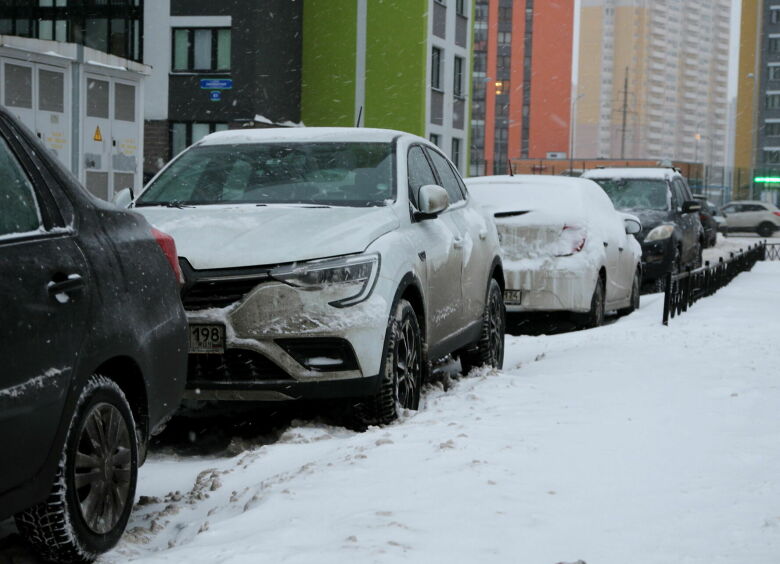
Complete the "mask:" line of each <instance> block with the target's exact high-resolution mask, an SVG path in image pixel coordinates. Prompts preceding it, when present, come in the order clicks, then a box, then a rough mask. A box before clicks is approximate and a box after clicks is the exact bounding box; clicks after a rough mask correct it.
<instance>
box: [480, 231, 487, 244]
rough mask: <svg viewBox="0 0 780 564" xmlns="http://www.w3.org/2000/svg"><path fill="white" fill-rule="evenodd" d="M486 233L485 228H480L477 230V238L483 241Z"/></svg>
mask: <svg viewBox="0 0 780 564" xmlns="http://www.w3.org/2000/svg"><path fill="white" fill-rule="evenodd" d="M487 234H488V232H487V229H481V230H480V231H479V238H480V239H482V240H483V241H484V240H485V239H486V238H487Z"/></svg>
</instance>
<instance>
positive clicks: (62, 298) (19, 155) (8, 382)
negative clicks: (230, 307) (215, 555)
mask: <svg viewBox="0 0 780 564" xmlns="http://www.w3.org/2000/svg"><path fill="white" fill-rule="evenodd" d="M0 202H2V204H1V205H0V311H2V317H1V318H0V319H1V320H2V322H0V358H1V359H2V363H3V366H2V369H0V519H5V518H7V517H9V516H11V515H16V524H17V527H18V529H19V531H20V532H21V533H22V535H23V536H24V537H25V538H26V539H27V540H28V541H29V542H30V544H31V545H32V546H33V548H34V549H35V550H36V552H37V553H38V554H39V555H40V556H41V557H43V558H44V559H46V560H51V561H64V562H82V561H89V560H92V559H94V558H95V557H96V556H97V555H98V554H99V553H101V552H104V551H106V550H108V549H110V548H111V547H112V546H114V545H115V544H116V542H117V541H118V540H119V537H120V536H121V535H122V532H123V531H124V528H125V525H126V524H127V520H128V518H129V516H130V511H131V509H132V505H133V499H134V495H135V486H136V479H137V471H138V465H139V461H140V460H142V459H143V453H144V452H145V448H146V446H145V445H146V444H147V441H148V439H149V437H150V436H151V435H152V434H153V433H154V432H155V431H156V430H158V429H159V428H160V426H161V425H162V424H163V423H164V422H165V420H166V419H167V418H168V417H169V416H170V415H171V413H172V412H173V411H174V410H175V409H176V408H177V407H178V405H179V402H180V398H181V395H182V391H183V389H184V384H185V381H186V371H187V370H186V369H187V364H186V361H187V345H188V339H187V324H186V318H185V315H184V310H183V308H182V305H181V301H180V298H179V288H180V286H179V284H180V283H181V281H182V280H181V270H179V266H178V262H177V260H176V249H175V245H174V242H173V239H171V238H170V237H169V236H168V235H165V234H164V233H161V232H159V231H156V230H154V229H153V228H152V227H150V225H149V224H148V223H147V222H146V220H145V219H144V218H143V217H141V216H140V215H138V214H136V213H133V212H129V211H120V210H118V209H116V208H115V207H114V206H112V205H111V204H108V203H106V202H103V201H101V200H97V199H96V198H94V197H92V196H91V195H90V194H88V193H87V192H86V191H85V190H84V189H83V188H82V187H81V185H80V184H79V183H78V182H77V181H76V180H75V179H74V178H73V177H72V176H71V175H70V173H69V172H67V171H66V170H65V169H64V168H62V167H61V165H60V164H59V163H58V162H57V160H56V159H55V158H54V157H53V155H51V153H50V152H49V150H48V149H46V148H45V147H44V146H43V145H41V144H40V143H39V142H38V140H37V139H36V138H35V137H34V136H33V135H32V134H31V133H30V132H29V131H27V130H26V128H24V127H23V126H20V125H19V124H18V123H17V122H16V121H14V119H13V118H12V117H11V116H10V115H9V114H8V113H7V112H6V111H5V110H4V109H3V108H2V107H0Z"/></svg>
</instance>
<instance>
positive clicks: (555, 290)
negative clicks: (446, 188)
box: [466, 175, 642, 327]
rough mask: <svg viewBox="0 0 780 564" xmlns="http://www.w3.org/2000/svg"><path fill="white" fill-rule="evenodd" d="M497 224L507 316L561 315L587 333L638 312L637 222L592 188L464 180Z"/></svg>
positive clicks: (525, 179)
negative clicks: (607, 316) (616, 316)
mask: <svg viewBox="0 0 780 564" xmlns="http://www.w3.org/2000/svg"><path fill="white" fill-rule="evenodd" d="M466 184H467V186H468V188H469V192H470V193H471V194H472V195H473V197H474V199H476V200H477V201H478V202H480V203H481V204H482V205H483V206H484V207H485V208H486V209H487V210H488V211H489V212H490V213H491V214H492V215H493V216H494V217H495V220H496V226H497V228H498V233H499V237H500V240H501V251H502V254H503V259H504V271H505V274H504V275H505V278H506V289H505V291H504V302H505V303H506V308H507V311H508V312H533V311H544V312H552V311H563V312H572V313H574V317H575V320H576V321H577V322H578V323H579V324H581V325H583V326H587V327H595V326H598V325H601V324H602V322H603V320H604V312H605V311H612V310H618V311H620V312H621V313H629V312H631V311H633V310H635V309H636V308H638V307H639V288H640V284H641V279H642V266H641V258H642V249H641V247H640V246H639V243H638V242H637V241H636V239H635V238H634V236H633V233H638V232H639V231H640V229H641V225H640V223H639V220H638V219H637V218H636V217H634V216H632V215H629V214H625V213H620V212H618V211H616V210H615V207H614V206H613V205H612V202H611V201H610V199H609V197H608V196H607V194H606V193H605V192H604V190H603V189H602V188H601V187H600V186H599V185H598V184H596V183H595V182H593V181H592V180H585V179H580V178H565V177H555V176H534V175H522V176H521V175H515V176H485V177H477V178H469V179H467V180H466Z"/></svg>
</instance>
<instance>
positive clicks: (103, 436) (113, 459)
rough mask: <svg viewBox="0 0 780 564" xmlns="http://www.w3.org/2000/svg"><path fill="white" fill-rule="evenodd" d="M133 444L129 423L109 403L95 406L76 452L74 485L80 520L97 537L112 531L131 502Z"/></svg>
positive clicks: (85, 420)
mask: <svg viewBox="0 0 780 564" xmlns="http://www.w3.org/2000/svg"><path fill="white" fill-rule="evenodd" d="M131 440H134V439H133V438H131V434H130V431H129V429H128V427H127V422H126V421H125V419H124V417H122V414H121V413H120V411H119V410H118V409H117V408H116V407H114V406H113V405H111V404H109V403H98V404H96V405H94V406H93V407H92V409H91V410H90V412H89V414H88V415H87V416H86V417H85V419H84V425H83V427H82V428H81V432H80V436H79V442H78V447H77V449H76V457H75V465H74V483H75V486H76V496H77V500H78V505H79V509H80V512H81V517H82V518H83V520H84V523H86V525H87V526H88V527H89V528H90V529H91V530H92V531H93V532H95V533H97V534H101V535H102V534H106V533H108V532H109V531H111V530H112V529H113V528H114V526H115V525H116V524H117V523H118V522H119V520H120V518H121V517H122V514H123V513H124V511H125V508H126V506H127V504H128V503H130V502H131V501H132V500H130V499H129V493H130V485H131V476H132V451H131V444H130V441H131Z"/></svg>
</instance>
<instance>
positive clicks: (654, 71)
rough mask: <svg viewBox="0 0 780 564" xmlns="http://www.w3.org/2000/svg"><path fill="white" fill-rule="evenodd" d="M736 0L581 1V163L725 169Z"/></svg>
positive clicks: (577, 145) (577, 138) (577, 144)
mask: <svg viewBox="0 0 780 564" xmlns="http://www.w3.org/2000/svg"><path fill="white" fill-rule="evenodd" d="M730 11H731V0H582V2H581V13H580V27H579V38H580V41H579V66H578V72H577V76H576V84H575V86H574V87H575V89H576V90H575V96H574V99H575V100H576V111H575V116H576V119H575V126H574V127H575V129H574V133H573V135H574V140H573V145H574V155H575V158H621V159H623V158H644V159H657V160H669V161H687V162H698V163H703V164H708V165H716V166H719V165H722V164H724V159H725V155H726V144H727V111H728V91H727V88H728V65H729V35H730Z"/></svg>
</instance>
